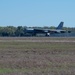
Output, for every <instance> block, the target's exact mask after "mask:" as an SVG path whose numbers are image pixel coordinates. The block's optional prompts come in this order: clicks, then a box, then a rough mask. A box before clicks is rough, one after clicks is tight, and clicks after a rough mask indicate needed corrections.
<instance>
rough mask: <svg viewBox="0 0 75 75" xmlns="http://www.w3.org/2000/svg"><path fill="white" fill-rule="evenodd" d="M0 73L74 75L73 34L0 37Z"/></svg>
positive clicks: (5, 74)
mask: <svg viewBox="0 0 75 75" xmlns="http://www.w3.org/2000/svg"><path fill="white" fill-rule="evenodd" d="M0 75H75V38H66V37H64V38H52V37H21V38H20V37H19V38H17V37H14V38H13V37H9V38H7V37H0Z"/></svg>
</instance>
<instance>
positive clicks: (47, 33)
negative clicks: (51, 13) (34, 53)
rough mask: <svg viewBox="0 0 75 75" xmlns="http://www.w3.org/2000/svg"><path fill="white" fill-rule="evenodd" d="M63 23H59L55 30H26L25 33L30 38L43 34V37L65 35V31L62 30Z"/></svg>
mask: <svg viewBox="0 0 75 75" xmlns="http://www.w3.org/2000/svg"><path fill="white" fill-rule="evenodd" d="M63 24H64V22H60V24H59V25H58V27H57V28H56V29H39V28H32V29H26V33H28V34H31V35H32V36H36V34H45V36H50V34H54V33H65V32H66V30H63V29H62V28H63Z"/></svg>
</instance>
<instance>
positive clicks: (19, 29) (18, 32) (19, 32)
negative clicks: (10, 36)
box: [15, 26, 24, 37]
mask: <svg viewBox="0 0 75 75" xmlns="http://www.w3.org/2000/svg"><path fill="white" fill-rule="evenodd" d="M15 35H16V36H19V37H20V36H24V27H22V26H18V27H17V29H16V31H15Z"/></svg>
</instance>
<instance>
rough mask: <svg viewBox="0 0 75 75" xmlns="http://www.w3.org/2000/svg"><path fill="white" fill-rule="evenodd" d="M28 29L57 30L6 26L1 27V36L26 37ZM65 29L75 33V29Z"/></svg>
mask: <svg viewBox="0 0 75 75" xmlns="http://www.w3.org/2000/svg"><path fill="white" fill-rule="evenodd" d="M27 28H42V29H44V28H48V29H55V27H26V26H18V27H14V26H6V27H0V36H2V37H5V36H7V37H22V36H26V34H27V33H26V29H27ZM63 29H65V30H69V31H75V28H69V27H68V28H67V27H64V28H63Z"/></svg>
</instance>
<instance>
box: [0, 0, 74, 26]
mask: <svg viewBox="0 0 75 75" xmlns="http://www.w3.org/2000/svg"><path fill="white" fill-rule="evenodd" d="M61 21H63V22H64V27H75V0H0V26H28V27H32V26H37V27H38V26H39V27H43V26H49V27H50V26H55V27H56V26H58V24H59V23H60V22H61Z"/></svg>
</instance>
